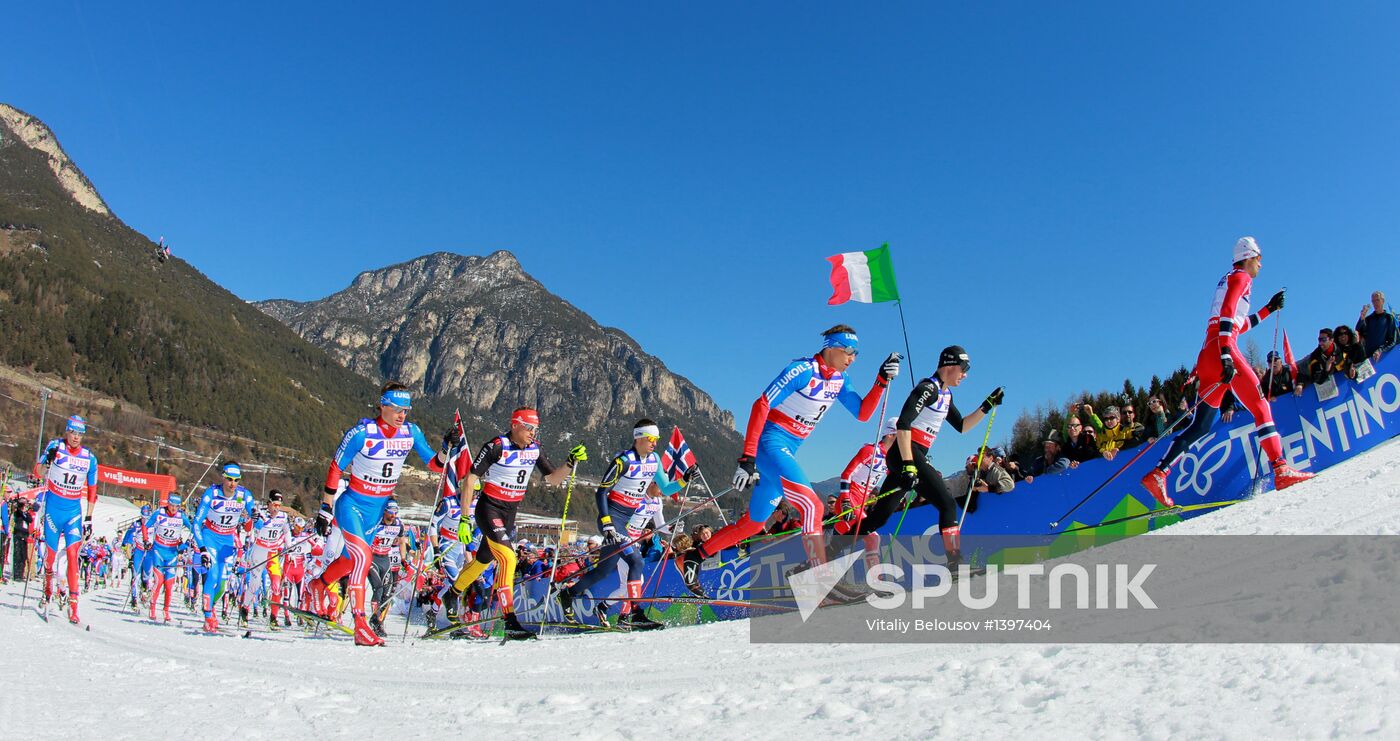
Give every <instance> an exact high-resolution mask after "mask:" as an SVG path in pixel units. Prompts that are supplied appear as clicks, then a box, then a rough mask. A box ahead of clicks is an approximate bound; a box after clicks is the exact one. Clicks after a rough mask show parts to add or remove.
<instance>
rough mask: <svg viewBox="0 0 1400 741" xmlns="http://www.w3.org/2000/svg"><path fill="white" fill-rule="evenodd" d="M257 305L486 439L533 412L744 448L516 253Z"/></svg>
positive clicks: (433, 262) (570, 427)
mask: <svg viewBox="0 0 1400 741" xmlns="http://www.w3.org/2000/svg"><path fill="white" fill-rule="evenodd" d="M258 307H259V308H261V309H262V310H263V311H265V312H267V313H268V314H269V315H271V316H273V317H276V318H277V319H278V320H280V321H282V322H283V323H285V324H287V325H288V326H289V327H291V328H292V329H293V330H294V331H296V332H297V333H298V334H300V335H301V336H302V337H304V338H305V339H307V340H309V341H310V342H311V343H312V344H315V345H317V346H319V347H322V348H324V349H325V350H327V351H328V352H329V353H330V354H331V356H332V357H334V358H335V359H336V360H337V361H338V362H340V363H341V364H342V365H344V366H345V367H347V368H349V369H351V370H353V371H355V372H357V373H359V374H361V375H363V376H365V377H367V378H370V379H372V380H374V381H376V382H381V381H384V380H388V379H394V380H398V381H401V382H403V383H405V384H408V385H409V386H410V387H411V388H413V389H415V390H416V391H418V392H419V393H422V394H424V395H426V396H427V397H429V398H430V399H433V400H436V401H437V402H438V403H440V404H442V405H447V406H448V408H456V407H460V408H461V409H462V411H463V413H464V415H467V414H470V415H472V416H473V417H474V418H475V419H477V420H478V422H479V424H480V426H481V429H482V430H483V431H485V430H492V431H494V430H496V428H497V427H499V425H501V424H502V423H503V421H504V420H505V419H506V418H508V416H509V413H510V411H511V410H512V409H514V408H515V407H517V406H522V405H529V406H534V407H536V408H537V409H539V410H540V413H541V415H542V416H543V417H544V419H545V424H546V426H548V427H549V428H550V429H551V430H554V431H556V432H558V433H567V434H568V435H571V436H578V437H581V438H582V439H585V440H588V441H592V442H593V443H594V444H596V445H599V446H600V447H602V448H604V449H607V450H609V451H611V449H612V448H613V447H615V446H617V445H618V444H619V443H621V442H624V438H625V440H626V441H630V437H628V436H627V435H626V434H625V433H626V432H628V431H630V429H631V424H632V422H633V421H634V420H635V419H637V418H638V417H640V416H649V417H652V418H656V419H658V420H659V421H661V422H662V424H663V425H665V424H670V423H676V424H680V425H681V427H682V428H683V429H685V430H686V431H687V436H688V439H690V441H691V445H692V446H693V447H695V448H696V449H697V450H698V451H700V452H701V453H702V454H706V453H710V452H713V453H715V454H716V455H722V456H723V458H724V459H726V460H727V459H729V458H731V457H732V456H733V455H734V454H736V452H737V448H738V445H739V438H738V434H737V432H736V431H735V429H734V418H733V415H732V414H730V413H729V412H727V411H725V410H724V409H721V408H720V407H719V405H717V404H716V403H715V402H714V400H713V399H712V398H710V396H709V395H708V394H706V393H705V392H704V391H702V390H701V389H699V388H698V387H696V386H695V385H694V384H693V383H691V382H690V381H689V380H687V379H685V378H683V377H681V376H678V375H676V374H675V373H672V372H671V371H670V370H669V369H667V368H666V366H665V364H664V363H662V362H661V361H660V360H659V359H657V358H656V357H654V356H652V355H649V354H647V353H646V352H645V351H644V350H643V349H642V348H641V346H640V345H639V344H638V343H637V342H636V341H635V340H634V339H632V338H631V337H629V336H628V335H627V334H626V333H625V332H623V331H621V330H618V329H613V328H607V327H602V326H600V325H599V324H598V323H597V322H596V321H594V320H593V319H592V318H591V317H589V316H588V315H587V314H586V313H584V312H583V311H581V310H580V309H578V308H577V307H575V306H573V305H572V304H570V303H568V302H567V301H565V300H563V299H562V298H560V297H558V296H556V295H554V294H553V293H550V292H549V291H548V290H547V289H546V288H545V287H544V286H543V285H541V284H540V283H539V281H537V280H535V279H534V278H533V277H531V276H530V275H529V274H528V273H526V272H525V271H524V270H523V268H522V267H521V265H520V262H519V261H518V260H517V259H516V257H515V256H514V255H513V254H511V253H510V252H507V251H504V250H499V251H496V252H493V253H491V254H490V255H487V256H484V257H482V256H467V255H458V254H453V253H448V252H435V253H432V254H428V255H424V256H422V257H419V258H415V259H413V260H409V261H407V262H403V263H399V264H397V265H391V266H388V267H385V268H380V269H378V270H370V271H366V272H364V273H360V274H359V275H358V276H356V277H355V279H354V281H352V282H351V285H350V286H349V287H348V288H346V289H344V290H342V291H340V292H338V293H335V294H333V295H331V296H328V297H326V298H324V299H320V300H318V301H309V302H304V303H300V302H294V301H285V300H271V301H264V302H260V303H259V304H258ZM488 434H489V433H488ZM707 448H708V450H707ZM721 449H722V450H723V452H722V453H721V452H720V451H721Z"/></svg>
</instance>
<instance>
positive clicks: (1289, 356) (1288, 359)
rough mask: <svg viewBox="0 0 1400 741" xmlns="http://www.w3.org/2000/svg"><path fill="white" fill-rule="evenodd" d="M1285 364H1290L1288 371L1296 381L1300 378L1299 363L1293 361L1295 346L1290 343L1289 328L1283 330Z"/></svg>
mask: <svg viewBox="0 0 1400 741" xmlns="http://www.w3.org/2000/svg"><path fill="white" fill-rule="evenodd" d="M1283 364H1284V365H1286V366H1288V373H1289V375H1291V376H1292V377H1293V380H1294V381H1297V380H1298V364H1297V363H1296V362H1294V361H1293V346H1292V345H1290V344H1288V330H1286V329H1285V330H1283Z"/></svg>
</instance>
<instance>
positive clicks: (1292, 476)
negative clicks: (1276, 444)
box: [1274, 458, 1317, 491]
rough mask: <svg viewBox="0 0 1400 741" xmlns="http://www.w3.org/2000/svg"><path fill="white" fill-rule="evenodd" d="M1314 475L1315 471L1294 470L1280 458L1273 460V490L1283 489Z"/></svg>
mask: <svg viewBox="0 0 1400 741" xmlns="http://www.w3.org/2000/svg"><path fill="white" fill-rule="evenodd" d="M1316 475H1317V474H1315V473H1307V472H1305V471H1298V470H1295V469H1294V468H1293V467H1292V466H1290V465H1288V464H1287V463H1285V462H1284V460H1283V459H1282V458H1280V459H1278V460H1276V461H1274V491H1283V490H1284V489H1287V488H1288V487H1290V486H1292V485H1294V484H1301V483H1302V482H1304V481H1307V480H1308V479H1310V478H1312V477H1313V476H1316Z"/></svg>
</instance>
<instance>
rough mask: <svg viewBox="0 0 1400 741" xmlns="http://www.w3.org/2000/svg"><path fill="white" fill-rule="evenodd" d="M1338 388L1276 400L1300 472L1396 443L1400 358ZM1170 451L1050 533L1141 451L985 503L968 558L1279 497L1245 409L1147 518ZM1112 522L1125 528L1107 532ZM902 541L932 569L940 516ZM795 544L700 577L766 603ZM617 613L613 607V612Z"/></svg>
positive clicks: (728, 558)
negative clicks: (1251, 494) (1258, 496)
mask: <svg viewBox="0 0 1400 741" xmlns="http://www.w3.org/2000/svg"><path fill="white" fill-rule="evenodd" d="M1333 378H1334V380H1335V381H1336V382H1337V390H1338V394H1337V396H1336V397H1334V398H1332V399H1329V400H1327V401H1319V400H1318V397H1317V391H1316V389H1315V387H1312V386H1309V387H1308V388H1307V389H1306V390H1305V391H1304V393H1303V395H1302V396H1292V395H1289V396H1285V397H1281V398H1278V399H1275V400H1274V401H1273V402H1272V408H1273V412H1274V421H1275V423H1276V425H1277V427H1278V430H1279V434H1280V435H1281V436H1282V439H1283V440H1282V441H1283V449H1284V455H1285V457H1286V458H1287V459H1288V462H1289V464H1290V465H1292V466H1293V467H1295V468H1297V469H1299V470H1302V471H1312V472H1319V471H1324V470H1326V469H1327V468H1329V467H1331V466H1334V465H1336V464H1338V463H1341V462H1342V461H1345V460H1348V459H1350V458H1352V457H1353V456H1355V455H1357V454H1359V453H1362V452H1364V451H1366V450H1370V449H1371V448H1374V447H1376V446H1377V445H1380V444H1381V443H1383V442H1385V441H1387V440H1390V439H1391V438H1393V437H1395V436H1396V435H1398V434H1400V357H1397V354H1396V353H1393V352H1392V353H1388V354H1386V355H1385V356H1383V357H1382V358H1381V360H1380V362H1379V363H1376V364H1375V374H1374V375H1373V376H1371V377H1370V378H1368V379H1366V380H1365V381H1364V382H1361V383H1355V382H1353V381H1350V380H1348V379H1346V378H1344V377H1342V376H1340V375H1334V376H1333ZM948 437H951V436H945V439H943V440H942V441H941V442H940V443H939V444H944V445H947V444H953V441H952V440H950V439H947V438H948ZM1169 444H1170V438H1167V439H1163V440H1159V441H1158V442H1157V443H1156V444H1155V446H1154V447H1153V448H1152V449H1151V450H1148V451H1147V452H1146V453H1145V454H1144V455H1143V456H1142V457H1141V458H1140V459H1138V460H1137V461H1136V462H1135V463H1133V464H1132V465H1131V466H1130V467H1128V469H1126V470H1124V471H1123V473H1121V474H1119V476H1118V477H1117V478H1116V479H1114V480H1113V481H1112V483H1110V484H1108V485H1107V486H1105V487H1104V488H1103V490H1101V491H1099V492H1098V493H1097V494H1095V495H1094V497H1093V498H1092V499H1090V500H1089V501H1088V502H1085V503H1084V505H1083V506H1081V507H1080V508H1079V509H1077V510H1076V511H1075V512H1074V514H1073V515H1072V516H1071V517H1070V518H1067V519H1066V520H1065V521H1064V522H1060V523H1058V526H1055V527H1052V526H1051V523H1052V522H1054V521H1055V520H1056V519H1057V518H1059V517H1060V516H1061V515H1063V514H1064V513H1065V511H1066V510H1068V509H1069V508H1070V507H1072V506H1074V504H1075V503H1076V502H1078V501H1079V500H1080V499H1082V498H1083V497H1084V496H1085V495H1086V494H1088V493H1089V492H1090V491H1092V490H1093V489H1094V488H1095V487H1098V486H1100V485H1101V484H1103V483H1104V482H1105V481H1106V480H1108V479H1109V477H1111V476H1113V474H1114V473H1115V472H1117V471H1118V470H1119V468H1121V467H1122V466H1123V464H1124V463H1126V462H1127V461H1128V460H1129V459H1131V458H1132V456H1133V455H1136V454H1137V453H1138V452H1139V449H1137V448H1134V449H1130V450H1127V451H1123V452H1121V453H1120V454H1119V456H1118V457H1117V458H1116V459H1115V460H1113V461H1109V460H1104V459H1095V460H1092V461H1088V462H1086V463H1083V464H1081V465H1080V466H1079V467H1078V468H1076V469H1073V470H1070V471H1066V472H1064V473H1061V474H1056V475H1052V476H1042V477H1037V478H1036V479H1035V480H1034V482H1032V483H1026V482H1021V483H1019V484H1017V485H1016V489H1015V490H1014V491H1011V492H1008V493H1006V494H982V495H980V499H979V501H978V507H977V510H976V512H973V513H969V514H968V515H967V518H966V520H965V521H964V523H963V528H962V537H963V548H964V556H965V557H967V558H969V559H970V560H973V561H974V562H982V563H1010V562H1018V563H1025V562H1032V561H1036V560H1042V559H1044V558H1047V557H1055V556H1060V555H1065V554H1068V553H1072V552H1074V551H1077V550H1082V549H1084V548H1090V547H1093V546H1095V545H1100V544H1103V543H1106V542H1111V541H1114V540H1120V539H1122V538H1126V537H1131V536H1134V535H1140V534H1142V533H1145V532H1148V531H1149V530H1154V529H1158V528H1161V527H1165V526H1167V525H1170V524H1173V523H1176V522H1180V521H1182V520H1184V519H1190V518H1193V517H1198V516H1200V515H1204V514H1208V513H1211V512H1216V511H1219V510H1220V508H1221V507H1224V506H1229V505H1230V504H1234V503H1236V502H1237V501H1240V500H1242V499H1244V498H1245V497H1247V496H1248V491H1249V489H1250V485H1251V483H1252V482H1253V480H1254V479H1255V477H1256V476H1259V475H1260V473H1261V471H1262V472H1263V476H1264V480H1265V481H1266V482H1267V484H1268V487H1270V488H1269V489H1268V490H1269V491H1272V488H1271V487H1272V476H1271V475H1270V474H1269V472H1268V471H1267V466H1268V462H1267V461H1263V460H1261V458H1262V453H1261V452H1260V450H1259V447H1258V444H1257V441H1256V440H1255V436H1254V420H1253V418H1252V417H1251V416H1250V415H1249V413H1248V412H1247V411H1243V410H1241V411H1240V412H1238V413H1236V414H1235V416H1234V418H1233V420H1232V421H1231V422H1230V423H1225V422H1223V421H1220V420H1217V421H1216V424H1215V425H1214V426H1213V427H1212V428H1211V430H1210V432H1209V433H1208V434H1207V435H1206V436H1205V437H1203V438H1201V440H1200V441H1198V442H1197V443H1196V444H1195V445H1193V446H1192V447H1191V448H1190V449H1189V450H1187V452H1186V453H1185V454H1184V455H1183V456H1182V458H1181V460H1179V461H1178V462H1177V464H1176V465H1175V466H1174V467H1173V468H1172V471H1171V474H1170V476H1169V477H1168V482H1167V483H1168V487H1169V489H1170V492H1171V494H1172V497H1173V499H1174V500H1175V501H1176V503H1177V505H1178V506H1180V507H1182V508H1183V510H1184V511H1181V512H1180V513H1178V514H1173V515H1165V516H1159V517H1149V513H1150V512H1152V511H1153V510H1156V509H1160V508H1161V507H1160V505H1158V504H1157V503H1156V502H1155V501H1154V500H1153V499H1152V497H1151V495H1149V494H1148V493H1147V492H1146V491H1145V490H1144V489H1143V488H1142V486H1141V484H1140V483H1139V480H1140V479H1141V478H1142V477H1143V476H1144V475H1145V474H1146V473H1147V472H1148V470H1150V469H1151V468H1152V467H1153V466H1154V465H1155V464H1156V463H1157V462H1158V460H1160V458H1161V457H1162V456H1163V455H1164V454H1165V453H1166V450H1167V446H1168V445H1169ZM955 494H957V493H956V492H955ZM1284 496H1286V495H1284ZM1113 520H1120V521H1119V522H1116V523H1114V524H1109V525H1102V526H1100V523H1105V522H1110V521H1113ZM897 521H898V518H891V519H890V523H889V524H888V525H887V526H886V527H885V528H882V530H881V534H882V536H884V538H885V540H888V536H889V535H890V534H892V533H893V531H894V528H895V524H896V522H897ZM900 532H901V535H902V536H913V537H915V538H918V537H919V536H925V538H924V540H923V543H925V545H924V546H923V548H924V552H923V553H917V552H915V553H902V554H894V555H902V556H904V557H906V558H907V557H915V558H920V557H921V558H925V559H929V558H933V557H936V556H941V555H942V547H941V542H940V540H939V535H938V513H937V511H936V510H934V509H933V508H932V507H918V508H914V509H911V510H909V511H908V513H907V516H906V517H905V520H904V524H903V527H902V530H901V531H900ZM797 541H798V539H797V538H788V539H786V540H784V541H780V542H771V543H761V544H756V545H755V546H753V550H752V552H751V554H749V553H741V552H740V551H737V550H733V549H731V550H728V551H726V552H725V553H723V554H721V556H720V558H718V559H714V560H712V562H711V563H708V564H707V565H706V568H705V569H704V570H702V572H701V583H702V584H703V585H704V587H705V591H706V594H708V595H709V596H711V597H713V598H715V599H717V600H751V599H752V600H758V599H770V597H768V596H767V595H764V594H761V593H758V592H752V591H750V590H749V589H746V588H745V587H747V586H749V585H750V584H753V583H758V582H760V581H761V582H763V583H767V584H775V583H781V578H780V575H778V574H768V573H766V572H763V570H764V569H765V568H766V567H767V565H769V564H772V565H773V568H775V569H776V568H777V564H781V563H787V564H791V563H793V562H794V560H795V559H796V558H797V557H798V551H800V548H801V546H800V544H799V543H798V542H797ZM897 547H898V546H897ZM750 555H752V556H753V557H752V558H750V557H749V556H750ZM929 562H930V563H932V562H935V561H929ZM761 572H763V573H761ZM653 573H654V574H655V576H654V580H652V581H651V582H649V583H648V593H649V594H657V595H662V596H673V595H685V594H687V592H686V591H685V587H684V584H683V583H682V581H681V578H680V574H679V572H677V570H676V569H675V568H674V566H673V565H672V562H670V561H667V562H665V563H664V564H662V565H661V566H660V567H659V568H658V567H657V566H656V562H650V563H648V564H647V574H648V575H652V574H653ZM760 576H762V577H763V578H761V579H760V578H759V577H760ZM656 580H659V581H656ZM537 581H539V580H537ZM530 587H531V588H530V589H529V590H528V591H529V595H528V596H525V600H526V602H524V603H518V604H527V605H531V606H533V607H532V608H527V610H526V614H527V615H529V614H530V610H532V609H533V610H534V612H535V614H534V616H533V617H529V618H527V619H534V620H539V619H541V616H542V615H544V614H545V613H540V612H539V610H540V608H541V607H543V608H547V610H548V611H549V612H548V617H547V618H546V619H549V620H554V619H557V618H558V614H557V610H556V608H554V606H553V605H543V604H542V601H543V597H544V591H545V587H544V585H543V584H531V585H530ZM621 587H622V585H621V583H620V579H619V578H618V577H617V576H613V577H612V578H609V579H605V580H604V581H603V582H601V583H600V584H599V585H598V586H597V587H596V588H595V590H594V591H595V593H596V594H599V595H611V594H620V593H621V591H622V588H621ZM536 592H538V594H536ZM649 607H651V608H653V609H654V610H655V611H659V612H660V613H661V615H662V616H663V617H664V618H665V619H666V620H667V621H668V622H672V623H675V622H683V623H688V622H705V621H710V620H726V619H735V618H742V617H747V616H749V614H750V612H749V610H747V609H745V608H742V607H733V606H714V607H711V606H702V605H679V604H670V603H661V604H653V605H649ZM616 609H617V608H616V607H614V608H613V611H616ZM653 614H656V613H655V612H653Z"/></svg>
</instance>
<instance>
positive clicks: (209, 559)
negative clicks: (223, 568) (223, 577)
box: [199, 548, 214, 569]
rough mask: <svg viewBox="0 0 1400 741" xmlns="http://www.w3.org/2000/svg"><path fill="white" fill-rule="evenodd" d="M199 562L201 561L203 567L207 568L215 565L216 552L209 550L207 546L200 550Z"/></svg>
mask: <svg viewBox="0 0 1400 741" xmlns="http://www.w3.org/2000/svg"><path fill="white" fill-rule="evenodd" d="M199 563H200V565H201V566H203V567H204V568H206V569H207V568H209V567H210V566H213V565H214V552H213V551H211V550H209V549H208V548H205V549H204V550H202V551H200V552H199Z"/></svg>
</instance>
